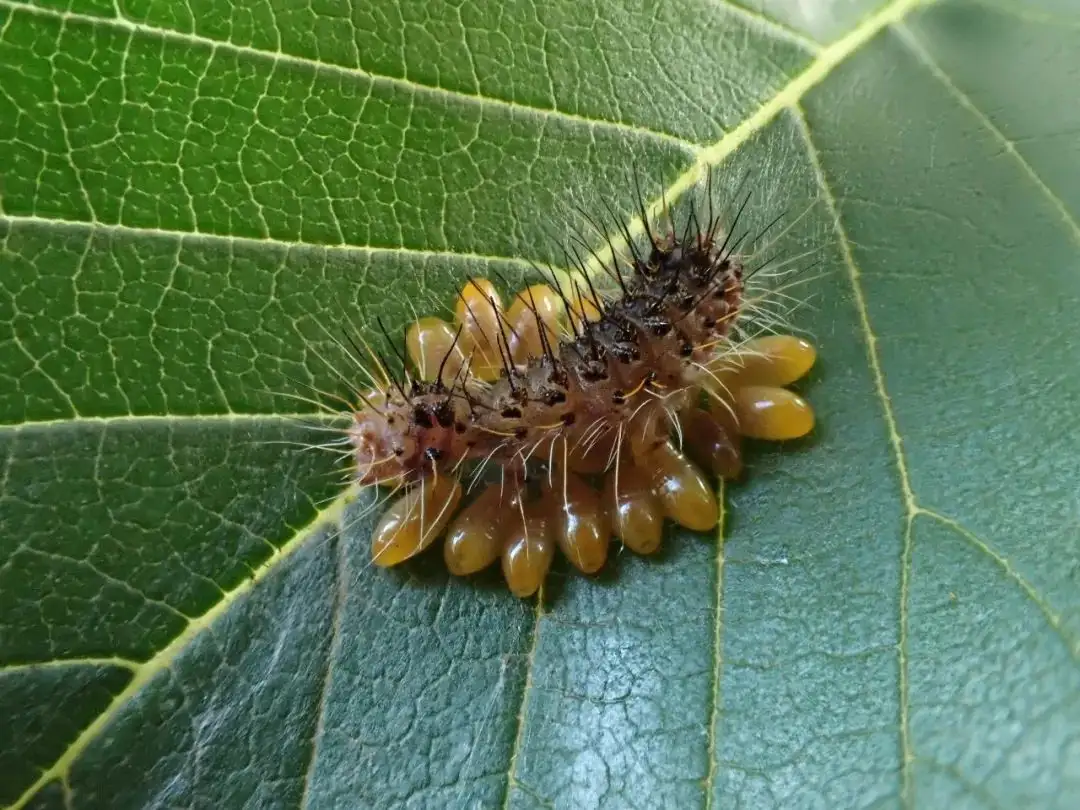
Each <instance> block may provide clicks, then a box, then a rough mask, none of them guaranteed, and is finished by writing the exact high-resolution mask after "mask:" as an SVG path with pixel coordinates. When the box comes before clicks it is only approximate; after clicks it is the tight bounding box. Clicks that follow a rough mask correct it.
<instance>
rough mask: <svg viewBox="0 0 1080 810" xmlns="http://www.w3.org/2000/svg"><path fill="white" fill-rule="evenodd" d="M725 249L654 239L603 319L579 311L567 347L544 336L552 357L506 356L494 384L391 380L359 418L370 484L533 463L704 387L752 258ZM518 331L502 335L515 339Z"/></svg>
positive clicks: (362, 474) (356, 427) (358, 450)
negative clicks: (743, 259)
mask: <svg viewBox="0 0 1080 810" xmlns="http://www.w3.org/2000/svg"><path fill="white" fill-rule="evenodd" d="M723 250H724V248H723V246H722V245H719V244H717V243H716V242H715V240H714V239H712V238H711V237H706V238H705V239H702V238H701V237H698V241H697V243H696V244H694V245H693V246H692V249H687V246H684V245H683V244H680V243H679V242H678V241H677V240H676V239H675V238H674V236H668V237H667V238H666V239H664V240H663V241H658V240H654V241H653V243H652V248H651V250H650V252H649V254H648V255H647V256H643V257H641V258H635V259H634V260H633V261H632V263H631V266H630V271H631V272H630V273H629V274H627V275H628V277H626V278H620V284H621V286H622V295H621V297H619V298H618V299H617V300H615V301H613V302H611V303H609V304H608V305H607V306H606V308H605V311H604V314H603V317H602V318H601V319H600V320H598V321H593V322H590V321H585V320H582V321H580V322H579V323H578V325H577V327H575V334H576V337H574V339H572V340H569V341H566V342H564V343H561V344H560V345H555V346H552V345H550V342H549V341H548V340H547V339H544V341H543V344H544V351H543V355H542V356H540V357H535V358H532V359H531V360H530V361H529V362H528V364H527V365H526V366H524V367H520V366H514V365H512V364H510V363H509V362H507V363H506V364H505V368H504V371H503V375H502V377H501V378H500V379H499V380H497V381H495V382H494V383H493V384H491V385H490V386H487V385H484V384H482V383H478V382H477V381H474V380H471V379H469V378H468V377H467V378H466V380H465V381H464V382H461V381H460V380H458V381H450V382H449V383H448V382H447V381H445V380H442V379H436V380H435V381H434V382H423V381H420V380H416V381H413V382H411V383H410V384H409V389H408V390H395V389H394V388H393V387H391V386H387V390H386V391H383V392H380V393H381V395H382V396H383V397H384V400H383V401H382V402H381V403H379V405H381V407H378V408H377V409H376V408H370V407H369V408H364V409H361V410H359V411H357V412H355V413H354V416H353V420H354V422H353V425H352V427H351V428H350V430H349V436H350V438H351V440H352V444H353V446H354V448H355V463H356V469H357V471H358V475H357V478H358V480H359V482H360V483H361V484H370V483H376V482H386V481H392V480H397V481H400V482H404V483H406V484H408V483H411V482H415V481H417V480H419V479H420V478H421V477H422V476H424V475H427V474H431V473H434V472H435V471H436V469H437V468H443V469H448V468H451V467H456V466H458V465H459V464H461V463H462V462H465V461H470V460H479V459H487V458H490V459H491V460H492V461H494V462H496V463H499V464H500V465H501V466H502V467H504V469H507V470H512V471H515V472H519V473H524V472H525V466H526V463H527V462H526V460H527V459H528V458H530V457H532V458H537V459H548V458H551V457H553V456H554V455H555V454H556V453H558V452H566V450H565V448H570V447H573V446H575V445H576V444H577V443H578V442H579V441H581V440H582V439H583V438H584V437H585V436H586V434H587V433H589V432H591V433H594V434H595V433H597V432H599V431H598V427H597V426H598V425H608V426H617V425H629V424H630V422H631V421H632V420H633V421H635V423H638V422H640V423H642V424H644V421H643V420H646V419H647V418H648V417H649V414H648V411H649V409H650V406H651V407H657V408H658V407H660V406H659V405H657V404H654V403H656V402H657V396H658V395H659V396H664V395H666V394H670V392H678V391H693V390H696V389H697V388H699V387H700V385H701V377H702V375H703V373H704V372H702V371H699V370H698V366H704V365H706V364H707V363H708V362H709V361H710V359H711V358H712V357H713V355H714V354H715V350H714V348H713V347H715V346H716V345H718V344H719V343H721V342H723V341H724V340H725V339H726V338H727V337H728V334H729V332H730V329H731V325H732V323H733V322H734V319H735V316H736V315H737V314H738V312H739V308H740V304H741V300H742V294H743V281H742V276H743V268H742V265H741V264H740V263H739V262H738V261H737V260H736V259H735V258H733V257H731V256H729V255H726V254H724V252H723ZM616 272H619V271H618V270H616ZM620 275H621V274H620ZM564 301H565V303H566V304H567V308H568V309H569V308H570V302H569V301H568V300H566V299H564ZM537 321H538V323H539V317H537ZM511 337H512V336H511V335H510V334H508V333H507V332H504V334H503V335H501V336H497V337H496V340H497V342H499V343H500V344H506V346H507V347H508V346H509V341H510V339H511ZM507 353H508V349H507ZM695 363H696V364H697V365H695ZM380 393H376V394H375V396H376V397H378V396H380ZM668 407H671V405H670V404H669V406H668ZM560 440H565V442H561V441H560ZM556 442H559V444H560V445H561V446H557V445H556Z"/></svg>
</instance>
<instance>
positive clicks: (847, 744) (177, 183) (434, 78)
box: [0, 0, 1080, 808]
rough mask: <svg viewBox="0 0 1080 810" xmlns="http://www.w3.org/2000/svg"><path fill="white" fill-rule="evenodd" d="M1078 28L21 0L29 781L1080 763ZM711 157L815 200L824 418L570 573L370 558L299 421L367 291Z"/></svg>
mask: <svg viewBox="0 0 1080 810" xmlns="http://www.w3.org/2000/svg"><path fill="white" fill-rule="evenodd" d="M751 7H752V10H748V9H750V8H751ZM1078 55H1080V14H1078V12H1077V10H1076V7H1075V4H1074V3H1073V2H1072V0H1040V2H1038V3H1033V2H1027V3H1021V2H1020V0H1014V1H1013V2H1008V1H1007V0H993V2H991V0H940V2H937V3H926V4H919V3H918V2H916V1H915V0H893V1H892V2H889V3H886V4H883V5H880V6H879V5H876V4H875V3H874V2H872V0H833V1H832V2H825V0H823V2H821V3H805V2H796V0H756V2H750V0H747V3H746V7H743V6H739V5H735V4H734V3H731V2H728V0H695V1H694V2H690V3H678V4H676V3H660V2H658V0H653V1H652V2H649V3H620V2H605V1H601V0H597V2H585V3H579V2H569V1H567V2H557V3H519V2H515V1H514V0H509V1H508V2H477V3H458V4H442V3H411V2H398V3H395V2H392V0H375V2H370V3H354V4H350V3H348V2H345V0H319V2H299V0H280V2H274V3H270V2H262V0H233V2H227V0H190V2H187V3H173V2H167V0H120V1H119V2H116V3H114V2H111V0H39V2H34V3H24V2H20V1H19V0H0V178H2V185H0V376H2V384H0V459H2V465H0V470H2V472H0V480H2V482H3V484H2V489H0V805H2V806H7V807H12V808H23V807H33V808H53V807H57V808H58V807H61V806H63V807H69V808H72V807H73V808H105V807H108V808H124V807H131V808H147V807H207V808H225V807H240V806H252V807H260V808H263V807H283V808H287V807H298V806H304V807H310V808H324V807H349V808H352V807H365V808H368V807H371V808H378V807H410V808H420V807H432V808H444V807H458V806H461V807H464V806H469V807H476V806H482V807H511V808H531V807H537V808H539V807H559V808H563V807H566V808H591V807H603V808H616V807H648V808H654V807H679V808H683V807H717V808H719V807H753V808H759V807H760V808H767V807H784V808H789V807H800V808H801V807H828V808H832V807H878V808H884V807H907V808H914V807H927V808H930V807H935V808H936V807H949V808H967V807H972V808H975V807H979V808H983V807H986V808H996V807H1001V808H1012V807H1024V808H1057V807H1060V808H1071V807H1075V806H1076V805H1077V803H1078V801H1080V733H1078V729H1080V666H1078V661H1080V641H1078V640H1080V500H1078V496H1077V492H1080V472H1078V467H1077V464H1076V459H1077V458H1080V429H1078V428H1080V422H1078V420H1077V408H1076V405H1075V403H1076V402H1077V401H1080V373H1078V365H1077V362H1076V348H1075V347H1076V346H1078V345H1080V325H1078V324H1080V321H1078V320H1077V318H1076V316H1075V313H1076V312H1077V311H1078V305H1080V168H1078V167H1080V148H1078V146H1077V144H1078V143H1080V142H1078V141H1077V138H1076V137H1075V133H1076V132H1077V130H1078V128H1080V106H1077V104H1076V103H1075V95H1076V93H1075V86H1076V79H1077V77H1078V76H1080V56H1078ZM717 164H718V165H720V166H721V168H722V169H723V170H724V176H725V177H729V178H731V179H732V182H734V181H735V180H737V179H738V178H739V177H740V176H741V174H742V172H743V171H744V170H747V169H749V170H750V172H751V173H750V175H749V176H750V177H751V178H752V182H753V183H754V184H755V189H757V192H758V193H757V197H756V199H757V200H758V203H757V205H756V206H755V210H754V211H753V212H752V218H753V220H754V221H755V222H765V221H767V220H768V219H769V218H770V217H771V216H772V215H773V214H774V213H775V212H776V209H777V208H778V207H787V208H788V209H789V210H791V211H793V212H796V213H802V214H803V216H802V217H801V218H800V219H798V224H797V226H796V227H794V228H793V229H792V230H791V231H790V232H789V233H788V234H787V235H786V236H785V239H786V240H787V241H786V242H784V243H782V244H784V245H785V246H786V247H787V248H788V249H789V250H791V251H796V250H806V249H808V247H813V248H818V249H819V254H818V255H819V256H820V257H821V259H822V262H821V264H819V265H818V267H817V270H818V272H819V273H820V275H819V276H818V277H817V278H816V280H815V281H814V282H813V283H812V285H808V286H807V287H806V288H799V290H798V293H797V294H798V295H800V296H802V295H803V293H804V292H806V293H809V294H812V297H813V302H812V303H813V307H812V308H811V309H806V310H802V311H800V313H799V314H798V315H797V324H798V326H800V327H801V328H804V329H806V330H808V331H809V332H810V334H811V335H812V336H813V338H814V340H815V342H816V343H817V345H818V346H819V350H820V357H821V360H820V365H819V367H818V368H817V369H816V370H815V372H814V373H813V375H812V377H811V379H810V380H809V382H808V383H807V385H806V386H804V391H805V393H806V396H807V397H809V399H810V400H811V401H812V402H813V404H814V407H815V409H816V410H817V412H818V414H819V427H818V430H817V432H816V436H815V438H814V439H813V440H812V441H809V442H806V443H802V444H800V445H798V446H790V447H783V448H780V449H776V448H756V449H755V450H754V452H753V454H752V456H751V458H750V475H749V479H748V481H747V482H746V483H745V484H741V485H739V486H735V487H730V488H728V491H727V492H725V498H726V504H727V506H726V515H725V522H724V527H723V538H722V541H721V539H720V538H717V537H703V536H698V535H693V534H690V533H685V532H683V533H678V532H672V533H671V535H670V537H669V538H668V541H667V545H666V550H665V552H664V553H663V554H662V555H661V556H660V557H659V558H658V559H650V560H643V559H640V558H635V557H633V556H632V555H630V554H623V555H618V556H617V557H615V558H614V559H613V560H612V565H611V567H610V570H609V571H607V572H605V573H604V574H603V575H602V576H600V577H598V578H596V579H594V580H588V579H585V578H583V577H580V576H574V575H571V574H569V573H568V572H567V571H566V569H565V567H563V568H562V569H560V570H558V571H556V572H555V573H554V574H553V576H552V578H551V580H550V583H549V587H548V588H547V589H546V593H545V599H544V601H543V603H542V604H541V605H540V606H539V607H538V606H536V605H535V604H534V603H532V602H524V603H522V602H519V601H517V600H515V599H513V598H512V597H510V596H509V595H508V594H507V593H506V592H505V589H503V588H502V587H500V585H499V576H498V573H497V572H489V573H488V574H487V575H485V576H482V577H479V578H478V579H477V580H476V581H472V580H469V581H461V580H454V579H450V578H448V577H447V576H446V575H445V574H444V573H442V571H441V561H440V560H438V559H437V555H436V556H435V558H434V559H431V560H427V561H421V562H420V563H418V564H417V565H412V566H406V567H405V569H404V570H400V571H398V570H393V571H389V572H388V571H382V570H376V569H372V568H371V567H370V566H369V565H368V560H369V556H370V555H369V550H368V532H369V531H370V525H371V516H370V514H365V508H366V507H367V506H369V505H370V504H369V502H368V501H366V500H364V499H361V500H360V501H358V502H355V503H352V504H348V503H346V502H345V500H344V499H343V498H342V497H341V493H340V490H339V488H338V485H337V484H336V483H335V481H334V480H333V479H332V478H330V477H328V476H327V475H326V473H327V472H328V470H329V467H328V463H327V461H326V460H325V459H323V458H321V457H319V456H317V455H316V454H312V453H300V452H297V451H296V449H295V448H293V447H291V446H290V445H289V444H287V443H286V442H289V441H296V440H302V439H303V438H304V437H305V436H307V435H308V434H306V433H305V432H303V431H302V430H301V429H300V428H299V427H298V426H297V424H296V420H295V418H294V417H296V416H298V415H304V414H306V413H309V412H310V408H309V407H308V406H307V405H305V404H304V403H298V402H296V401H294V400H290V399H288V398H287V397H285V396H284V394H285V393H286V392H289V391H293V392H295V391H296V390H297V388H296V386H295V385H294V384H293V382H292V381H293V380H301V381H309V382H311V383H312V384H314V385H316V386H319V387H331V386H334V385H335V382H336V379H335V376H334V371H333V369H331V368H330V367H328V365H327V364H326V363H324V362H323V360H322V359H321V358H323V357H326V358H328V359H330V360H331V361H332V362H333V358H334V355H333V354H331V352H332V349H333V344H332V343H331V342H330V341H329V340H328V339H327V337H326V331H325V330H324V328H323V327H325V328H326V329H328V330H333V329H336V328H337V327H339V326H340V325H342V324H344V323H345V321H346V320H348V321H351V322H353V323H354V324H355V325H356V327H357V328H358V329H359V330H360V331H361V333H363V334H365V335H367V336H368V337H369V338H370V339H372V340H375V341H378V340H379V339H380V336H379V334H378V332H377V330H375V329H374V328H373V318H374V316H375V315H377V314H378V315H380V316H381V317H382V318H383V319H384V320H385V321H386V322H387V324H388V325H389V326H391V327H392V328H393V329H395V330H396V329H398V328H400V327H401V326H403V325H404V324H405V323H407V322H408V319H409V318H410V317H412V312H413V311H414V309H415V310H418V311H423V312H428V311H435V310H436V309H437V308H440V307H445V306H447V304H448V303H449V302H450V300H451V296H452V294H453V290H454V288H455V285H457V284H459V283H460V282H461V281H462V280H463V279H464V278H465V277H466V276H467V275H471V274H476V275H486V276H495V275H497V274H502V276H504V277H506V279H507V282H508V283H510V284H513V283H518V282H519V281H520V279H521V278H522V277H523V275H525V274H526V273H527V272H528V262H529V261H543V260H550V261H554V262H558V261H559V260H560V256H559V253H558V251H557V244H556V242H557V240H553V239H552V238H551V237H550V236H549V234H550V233H551V231H552V230H555V231H558V232H559V233H558V234H556V235H561V233H562V230H561V229H562V227H563V226H562V225H560V224H558V223H563V222H566V221H567V218H568V216H569V214H568V211H570V204H571V202H573V201H574V200H581V201H583V204H584V205H586V206H587V207H592V206H595V205H598V204H599V201H600V200H606V201H608V202H609V203H610V204H611V205H612V206H613V207H614V208H615V209H617V210H618V211H620V212H624V213H629V212H630V211H631V210H632V206H633V202H634V192H633V187H632V184H631V183H629V182H628V178H629V177H630V170H631V168H632V167H637V168H638V169H639V170H641V171H642V173H643V174H645V175H647V176H648V177H649V178H651V179H652V180H653V181H654V186H655V191H654V193H653V194H652V195H651V196H652V197H653V198H659V196H660V195H659V193H657V192H658V191H659V189H660V188H663V189H665V196H666V197H667V198H668V199H669V200H670V199H674V198H678V197H680V196H681V195H682V194H684V193H685V192H686V191H687V189H688V188H689V187H690V186H691V185H692V184H693V183H694V182H695V181H696V180H698V179H699V178H700V177H701V176H702V173H703V170H704V168H705V166H706V165H717ZM598 247H599V245H598ZM338 362H340V357H339V358H338ZM335 367H336V368H339V369H340V366H335ZM341 370H343V371H345V373H350V372H348V371H347V370H345V369H341ZM337 526H341V527H342V529H341V530H340V531H338V530H336V528H335V527H337Z"/></svg>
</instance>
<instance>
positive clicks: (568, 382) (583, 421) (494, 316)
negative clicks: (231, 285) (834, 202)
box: [346, 203, 816, 597]
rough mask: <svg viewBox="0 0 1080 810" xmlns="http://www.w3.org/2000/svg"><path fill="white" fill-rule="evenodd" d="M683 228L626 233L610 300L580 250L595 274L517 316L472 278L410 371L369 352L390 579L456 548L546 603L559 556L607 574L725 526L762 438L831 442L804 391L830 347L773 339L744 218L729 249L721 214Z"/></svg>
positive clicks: (384, 558)
mask: <svg viewBox="0 0 1080 810" xmlns="http://www.w3.org/2000/svg"><path fill="white" fill-rule="evenodd" d="M743 207H744V208H745V203H744V206H743ZM742 210H743V209H740V212H741V211H742ZM665 213H666V215H667V217H666V222H665V220H664V219H663V218H661V220H660V221H659V222H656V223H650V222H649V219H648V218H647V217H646V216H645V213H644V211H642V219H641V221H642V223H643V225H644V230H645V234H644V239H643V240H641V241H643V244H641V243H635V240H634V239H633V238H631V237H630V234H629V232H628V230H627V229H626V228H625V227H624V228H623V232H624V233H626V236H627V246H626V249H625V250H624V251H623V252H622V253H620V252H619V251H616V250H615V249H614V248H613V249H612V251H611V253H612V257H611V259H610V260H609V261H607V262H606V263H605V262H603V261H601V260H600V259H599V256H597V255H596V254H592V255H593V257H594V258H595V259H596V260H597V264H598V265H599V266H601V267H602V269H603V271H604V272H605V273H606V276H607V279H606V280H607V284H606V285H604V284H598V283H594V279H593V277H592V276H590V274H589V273H588V268H587V267H586V263H585V261H583V260H582V259H581V256H580V254H579V253H578V252H577V251H573V256H572V258H570V262H571V264H572V265H574V266H575V269H576V270H578V271H579V272H577V273H575V274H574V275H568V274H564V275H563V276H560V275H559V274H557V273H555V272H552V273H550V277H546V279H545V283H534V284H532V285H531V286H528V287H526V288H525V289H524V290H521V291H520V292H518V293H517V294H516V295H515V296H513V298H512V299H511V301H510V304H509V306H508V307H506V306H504V300H503V298H502V297H501V295H500V294H499V291H498V290H497V288H496V286H495V285H494V284H493V283H492V282H491V281H490V280H488V279H483V278H473V279H470V280H468V281H467V283H466V284H465V285H464V286H463V287H462V288H461V289H460V291H459V293H458V298H457V301H456V302H455V306H454V324H453V325H451V324H450V323H448V322H446V321H444V320H441V319H439V318H436V317H422V318H418V319H417V320H416V321H415V322H414V323H412V324H411V326H410V327H409V329H408V330H407V333H406V337H405V340H404V351H400V350H399V351H400V354H401V360H402V363H403V365H404V368H403V370H402V371H401V372H400V373H399V374H395V373H394V372H393V371H392V370H391V369H390V368H389V364H388V363H387V362H385V361H384V360H383V358H382V357H380V356H379V355H378V354H377V353H376V352H375V351H374V350H372V349H371V348H370V347H368V346H367V345H366V343H365V345H364V347H363V349H361V347H360V346H359V345H358V344H356V343H354V344H353V351H352V354H353V355H354V357H356V356H359V355H363V356H364V358H365V360H364V364H365V374H366V376H367V380H366V383H368V384H369V385H366V386H365V388H366V390H364V389H361V388H360V386H357V388H356V391H355V394H356V397H355V402H354V403H353V407H352V409H351V416H350V424H349V426H348V428H347V429H346V435H347V448H348V452H349V459H350V463H351V465H352V470H353V476H354V478H355V481H356V482H358V483H359V484H360V485H365V486H366V485H377V486H380V487H384V488H389V489H390V490H391V491H392V493H393V494H392V495H391V496H389V498H388V502H389V503H390V505H389V507H388V508H387V509H386V511H385V512H384V513H383V514H382V515H381V517H380V519H379V521H378V523H377V525H376V527H375V529H374V532H373V535H372V561H373V562H374V564H376V565H379V566H394V565H398V564H400V563H402V562H404V561H405V560H407V559H410V558H412V557H415V556H416V555H417V554H420V553H421V552H422V551H424V550H425V549H427V548H428V547H430V546H431V545H432V544H434V543H436V542H437V541H439V540H442V549H443V557H444V560H445V563H446V566H447V568H448V569H449V571H450V572H451V573H453V574H455V575H460V576H465V575H469V574H472V573H475V572H477V571H480V570H482V569H485V568H487V567H488V566H491V565H493V564H494V563H495V562H496V561H500V564H501V567H502V572H503V575H504V578H505V580H506V582H507V585H508V586H509V588H510V590H511V591H512V592H513V593H515V594H517V595H518V596H521V597H527V596H530V595H532V594H534V593H536V592H537V591H538V590H539V588H540V586H541V585H542V583H543V581H544V579H545V577H546V575H547V573H548V570H549V568H550V566H551V563H552V560H553V558H554V555H555V550H556V548H558V549H559V551H560V552H561V553H562V554H563V555H564V556H565V557H566V558H567V559H568V560H569V562H570V563H571V564H572V565H573V566H574V567H575V568H577V569H578V570H579V571H581V572H583V573H585V574H594V573H596V572H597V571H599V570H600V569H601V568H602V567H603V566H604V564H605V562H606V560H607V557H608V553H609V547H610V544H611V542H612V539H613V538H617V539H618V540H619V541H621V542H622V543H623V545H624V546H626V547H627V548H629V549H631V550H632V551H634V552H637V553H640V554H650V553H653V552H655V551H656V550H657V549H659V547H660V545H661V539H662V532H663V525H664V521H665V520H672V521H674V522H676V523H678V524H680V525H682V526H685V527H687V528H689V529H693V530H699V531H703V530H707V529H710V528H712V527H714V526H715V525H716V523H717V521H718V518H719V507H718V504H717V500H716V495H715V492H714V487H713V485H712V484H711V483H710V480H709V478H708V477H707V474H706V473H708V474H711V475H714V476H719V477H720V478H724V479H732V478H736V477H738V476H739V475H740V473H741V471H742V466H743V462H742V440H743V438H744V437H751V438H755V439H765V440H772V441H785V440H790V439H795V438H799V437H802V436H805V435H806V434H808V433H809V432H811V430H812V429H813V427H814V413H813V411H812V409H811V407H810V405H809V404H808V403H807V402H806V401H805V400H804V399H803V398H802V397H801V396H799V395H798V394H796V393H794V392H792V391H790V390H788V388H787V387H786V386H789V385H790V384H792V383H794V382H795V381H797V380H798V379H800V378H801V377H803V375H805V374H806V373H807V372H808V371H809V369H810V368H811V367H812V366H813V364H814V362H815V359H816V350H815V349H814V347H813V346H812V345H811V344H810V343H808V342H807V341H805V340H803V339H801V338H798V337H795V336H793V335H788V334H766V333H764V331H762V330H759V329H755V328H754V319H753V318H752V317H751V316H752V313H753V312H755V311H759V310H760V304H761V300H760V299H758V298H755V296H754V293H753V284H752V283H751V281H752V279H753V277H754V275H755V274H756V273H757V272H758V271H759V270H760V269H761V267H760V266H757V267H747V266H746V265H745V263H744V262H745V261H746V258H745V257H742V256H740V254H739V253H738V248H739V246H740V244H741V243H742V241H743V240H744V239H745V235H744V236H743V237H742V238H739V237H737V236H736V235H735V232H734V225H735V224H737V222H738V216H737V217H736V222H735V223H733V228H732V229H730V230H728V231H727V232H726V233H724V232H721V228H720V223H719V219H718V217H714V216H713V215H712V213H711V211H710V212H709V215H708V217H707V218H705V219H704V220H702V219H701V218H699V216H698V215H697V212H696V211H695V210H694V209H693V208H691V211H690V214H689V216H688V217H687V221H686V222H685V224H684V226H683V227H682V228H681V229H679V228H677V227H676V223H675V219H674V217H673V215H672V214H671V212H670V211H669V210H668V211H666V212H665ZM579 241H580V240H579ZM582 244H583V246H584V242H582ZM586 249H587V248H586ZM569 257H570V252H569V251H568V258H569ZM537 270H539V268H537ZM540 272H543V271H540ZM547 282H550V283H547ZM766 295H768V293H766ZM766 331H767V330H766ZM361 342H363V341H361Z"/></svg>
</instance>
